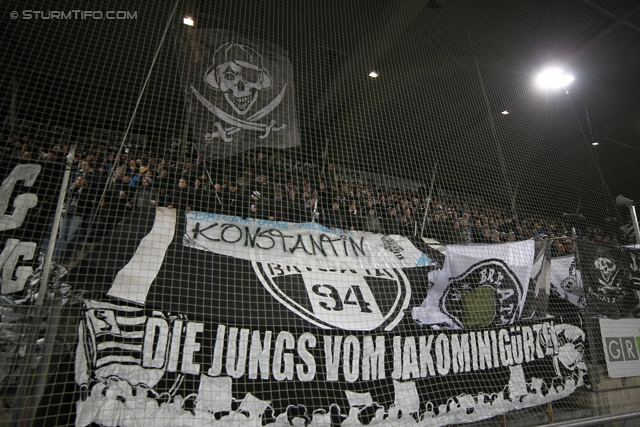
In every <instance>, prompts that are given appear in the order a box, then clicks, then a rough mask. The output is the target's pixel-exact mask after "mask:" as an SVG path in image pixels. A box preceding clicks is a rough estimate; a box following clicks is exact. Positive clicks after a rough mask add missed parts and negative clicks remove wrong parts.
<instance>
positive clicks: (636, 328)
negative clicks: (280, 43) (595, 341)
mask: <svg viewBox="0 0 640 427" xmlns="http://www.w3.org/2000/svg"><path fill="white" fill-rule="evenodd" d="M600 331H601V332H602V345H603V346H604V354H605V356H606V359H607V371H608V372H609V378H626V377H637V376H640V352H639V351H638V349H639V347H640V319H618V320H613V319H600Z"/></svg>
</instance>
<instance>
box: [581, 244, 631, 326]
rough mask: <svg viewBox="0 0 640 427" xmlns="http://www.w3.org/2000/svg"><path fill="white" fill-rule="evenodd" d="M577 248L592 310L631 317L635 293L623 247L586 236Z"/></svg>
mask: <svg viewBox="0 0 640 427" xmlns="http://www.w3.org/2000/svg"><path fill="white" fill-rule="evenodd" d="M577 249H578V268H579V270H580V271H581V272H582V279H583V283H584V289H585V292H586V295H587V307H588V308H589V310H590V311H592V312H593V313H594V314H598V315H601V316H606V317H611V318H620V317H629V316H630V315H631V313H632V312H633V309H634V307H635V305H636V304H635V299H636V296H635V295H634V293H633V292H632V291H631V287H630V281H629V270H628V268H627V263H626V262H625V257H624V254H623V252H622V250H621V249H619V248H617V247H614V246H606V245H602V244H595V243H591V242H587V241H583V240H579V241H578V247H577Z"/></svg>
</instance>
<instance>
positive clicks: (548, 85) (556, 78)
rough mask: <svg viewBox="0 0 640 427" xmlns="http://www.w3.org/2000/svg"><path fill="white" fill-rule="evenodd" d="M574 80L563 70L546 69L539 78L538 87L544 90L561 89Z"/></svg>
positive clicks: (555, 68)
mask: <svg viewBox="0 0 640 427" xmlns="http://www.w3.org/2000/svg"><path fill="white" fill-rule="evenodd" d="M573 80H574V78H573V76H572V75H571V74H569V73H566V72H564V71H563V70H562V69H560V68H557V67H553V68H545V69H544V70H543V71H542V72H541V73H540V74H539V75H538V78H537V82H538V85H539V86H540V87H542V88H544V89H560V88H563V87H566V86H567V85H568V84H569V83H571V82H572V81H573Z"/></svg>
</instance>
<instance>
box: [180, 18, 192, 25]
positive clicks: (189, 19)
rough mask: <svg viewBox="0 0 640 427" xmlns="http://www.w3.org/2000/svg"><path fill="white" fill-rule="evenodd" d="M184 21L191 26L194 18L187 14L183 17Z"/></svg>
mask: <svg viewBox="0 0 640 427" xmlns="http://www.w3.org/2000/svg"><path fill="white" fill-rule="evenodd" d="M182 22H183V23H184V24H185V25H188V26H190V27H193V19H192V18H191V17H190V16H185V17H184V18H183V19H182Z"/></svg>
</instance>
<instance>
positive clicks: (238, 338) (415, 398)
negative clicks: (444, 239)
mask: <svg viewBox="0 0 640 427" xmlns="http://www.w3.org/2000/svg"><path fill="white" fill-rule="evenodd" d="M158 212H160V210H159V211H158ZM165 213H166V211H165ZM160 216H161V214H160V213H158V214H156V212H154V211H141V212H139V213H138V214H136V215H134V216H133V217H131V218H130V219H129V220H127V221H126V222H125V223H124V224H122V225H121V226H120V227H119V228H118V229H116V231H115V232H114V233H113V234H112V235H111V236H109V237H108V238H107V239H105V240H104V241H103V242H102V243H101V244H100V245H98V246H96V247H95V248H94V250H93V251H92V252H91V253H90V254H88V256H87V257H86V258H85V259H84V260H83V261H82V262H81V263H80V264H79V265H78V266H77V267H76V268H75V269H73V270H72V271H71V272H70V274H69V277H68V279H67V283H69V284H71V285H73V286H74V287H75V288H76V290H84V291H85V292H86V294H87V296H88V298H87V299H86V300H85V302H84V310H83V317H82V320H81V322H80V325H79V327H78V336H79V343H78V347H77V352H76V358H75V381H76V383H77V385H78V387H79V390H80V391H81V393H80V394H79V395H78V396H79V397H78V400H77V405H76V410H77V419H76V425H78V426H85V425H89V424H90V423H92V422H93V423H96V424H100V425H116V424H118V425H135V424H136V423H138V422H141V421H142V420H144V422H145V423H149V424H156V423H157V424H160V423H162V422H164V423H168V424H171V423H180V424H181V425H218V424H219V425H234V423H235V424H240V423H242V424H243V425H265V424H267V423H269V422H276V423H278V422H280V423H282V424H283V425H326V426H330V425H340V424H341V423H344V422H347V423H348V422H354V423H355V422H359V423H361V424H363V425H369V424H372V423H374V421H383V420H384V421H385V422H386V423H388V424H389V425H397V424H398V423H409V424H410V425H411V424H418V423H420V424H421V425H434V426H436V425H446V424H452V423H460V422H472V421H477V420H481V419H486V418H490V417H492V416H495V415H499V414H503V413H505V412H508V411H511V410H516V409H522V408H527V407H531V406H536V405H540V404H543V403H545V402H550V401H553V400H557V399H560V398H563V397H566V396H568V395H570V394H571V393H572V392H573V391H574V390H575V389H576V388H577V387H579V386H581V385H583V384H584V375H585V373H586V365H585V363H584V360H583V354H584V344H585V341H584V340H585V335H584V332H583V331H582V330H581V329H580V328H579V327H577V326H574V325H569V324H557V323H555V324H554V323H553V322H551V321H549V322H542V321H540V322H533V323H523V322H521V323H518V324H516V325H512V326H507V327H502V328H499V327H494V328H475V329H465V330H464V331H440V332H438V331H434V330H432V329H426V328H420V327H419V326H418V325H417V324H416V322H415V321H414V320H413V319H412V318H411V316H410V314H409V313H408V312H407V313H405V314H404V315H400V316H399V317H398V321H397V322H396V324H395V326H394V327H393V328H392V329H390V328H389V327H387V326H385V325H388V323H386V324H381V325H380V326H379V327H378V328H374V329H372V330H360V331H358V330H355V329H354V330H350V329H349V328H336V327H331V326H327V325H324V326H323V325H320V326H319V325H318V324H317V323H311V322H310V321H309V320H307V319H305V318H304V317H303V316H301V315H300V312H296V310H292V309H291V307H289V306H287V305H285V304H284V303H283V302H282V301H284V300H278V298H276V297H275V296H274V293H273V292H270V291H269V290H268V289H266V287H267V284H265V283H263V282H262V281H261V280H260V279H259V270H256V265H255V263H252V262H251V261H247V260H242V259H237V258H233V257H230V256H224V255H220V254H216V253H215V252H209V251H202V250H197V249H193V248H191V247H189V246H188V245H185V244H184V242H183V241H182V238H183V236H184V224H185V223H186V221H185V218H182V217H178V218H176V222H175V227H176V230H175V234H173V238H172V240H171V242H170V243H169V244H168V245H167V247H166V252H165V253H163V256H162V262H161V264H160V265H158V267H157V269H156V262H155V261H154V258H157V257H158V255H157V254H153V253H152V252H153V251H152V250H151V249H145V248H150V247H151V246H147V243H148V242H146V241H145V239H147V238H149V236H153V235H154V233H155V232H154V231H153V230H154V227H157V225H158V218H159V217H160ZM156 247H157V245H156ZM141 248H142V249H141ZM141 253H142V254H143V255H144V254H146V255H144V256H142V255H141ZM133 263H135V264H136V265H139V266H145V267H143V268H139V269H137V270H136V271H137V272H138V273H137V275H136V274H133V275H127V276H126V277H129V279H128V280H129V282H128V283H129V285H130V287H129V291H131V290H132V289H133V290H136V292H137V291H138V290H140V289H143V287H141V286H140V283H143V282H144V283H147V282H148V283H150V285H149V287H148V290H147V291H146V297H145V300H144V304H143V305H139V304H133V303H131V302H129V301H127V300H125V299H123V298H117V297H113V295H115V294H118V292H116V291H114V288H115V287H116V285H115V284H117V283H119V282H120V281H121V280H123V277H124V276H125V274H124V273H123V272H127V271H129V270H128V267H127V266H129V267H131V265H132V264H133ZM272 267H273V269H274V271H275V270H280V271H282V272H283V273H284V272H286V271H287V270H288V267H291V270H292V271H295V268H294V266H284V265H277V266H276V265H272ZM295 267H297V268H300V269H302V268H304V266H295ZM264 268H267V269H268V267H264ZM432 268H433V267H416V268H404V269H402V271H401V272H398V273H397V274H396V276H394V277H400V276H402V277H406V278H407V281H408V283H409V285H410V287H411V303H410V305H411V306H413V305H414V304H416V303H418V304H419V302H420V301H422V300H423V299H424V297H425V293H426V288H427V282H426V278H427V275H428V272H429V271H430V270H431V269H432ZM384 270H385V268H384V266H380V269H379V271H376V269H373V270H370V271H364V273H363V272H362V271H359V270H354V272H344V273H340V274H344V277H345V278H344V279H343V280H345V281H349V280H350V275H355V274H361V273H362V274H365V276H366V277H369V278H375V277H376V276H377V275H378V274H380V280H383V281H389V280H395V279H392V278H391V277H388V276H387V275H386V273H385V272H384ZM148 272H153V274H155V276H154V277H153V278H152V280H151V281H149V277H148V274H149V273H148ZM127 274H128V273H127ZM276 276H277V274H276ZM284 276H288V275H287V274H283V275H282V276H281V277H283V279H281V280H283V281H280V282H278V286H279V289H281V290H282V292H286V293H287V294H288V295H293V294H294V293H295V289H291V288H287V286H293V287H300V286H303V287H304V283H300V282H295V281H287V279H284ZM334 277H336V276H334ZM338 277H341V276H338ZM275 280H278V279H277V278H276V279H275ZM327 285H330V284H327ZM371 286H372V287H373V288H378V287H377V286H376V284H375V282H372V285H371ZM311 288H312V289H313V287H311ZM382 288H383V289H387V291H386V293H382V294H375V293H374V294H373V296H372V298H374V299H375V301H373V300H369V299H368V298H369V296H367V297H364V296H363V295H364V294H362V295H360V296H358V295H357V292H355V291H354V290H353V287H352V288H350V289H349V290H351V293H350V294H349V295H342V294H339V295H336V296H335V298H333V297H332V295H331V293H327V294H326V296H325V297H323V298H324V299H323V301H324V302H325V304H324V305H319V306H318V307H320V308H317V307H315V308H312V309H320V310H337V309H340V308H342V307H344V306H351V305H352V306H353V308H357V309H358V310H360V311H362V312H363V313H366V311H367V310H368V309H369V307H372V306H373V305H374V304H375V306H377V307H385V306H386V305H388V304H389V303H392V302H393V301H395V300H397V295H395V294H394V293H393V292H390V291H389V289H392V288H390V287H388V286H387V285H383V286H382ZM122 289H124V288H122ZM144 289H146V287H144ZM327 289H330V288H327ZM394 289H397V290H396V291H395V292H404V291H403V289H404V288H403V287H402V286H396V287H395V288H394ZM131 292H132V291H131ZM306 292H308V291H305V290H303V289H298V296H299V299H298V300H299V301H302V300H303V299H304V298H303V296H304V294H305V293H306ZM312 292H313V291H312ZM108 295H111V296H112V297H111V298H109V297H108ZM121 295H127V294H121ZM126 298H128V299H130V300H133V299H135V298H137V297H129V296H128V297H126ZM286 301H289V300H286ZM340 304H342V305H340ZM382 312H384V313H392V314H391V315H393V316H398V315H397V314H393V313H395V312H394V311H393V310H387V309H383V310H382ZM357 320H358V319H357V317H354V328H357Z"/></svg>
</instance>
